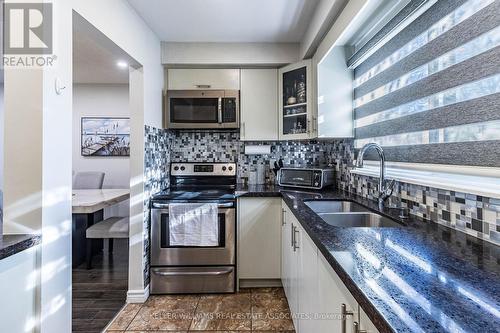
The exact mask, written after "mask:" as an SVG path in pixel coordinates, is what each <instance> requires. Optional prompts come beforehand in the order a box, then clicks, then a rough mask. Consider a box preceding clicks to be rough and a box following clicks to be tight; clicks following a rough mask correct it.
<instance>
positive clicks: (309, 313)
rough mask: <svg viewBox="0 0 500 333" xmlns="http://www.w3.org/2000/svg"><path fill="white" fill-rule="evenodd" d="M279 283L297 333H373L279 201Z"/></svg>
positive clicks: (353, 301) (374, 332)
mask: <svg viewBox="0 0 500 333" xmlns="http://www.w3.org/2000/svg"><path fill="white" fill-rule="evenodd" d="M282 207H283V210H282V211H283V219H282V226H281V239H282V246H281V281H282V284H283V287H284V289H285V294H286V297H287V299H288V304H289V306H290V311H291V313H292V316H293V323H294V325H295V330H296V332H297V333H356V332H354V323H355V322H356V323H359V328H360V330H361V331H363V330H364V331H366V333H377V332H378V331H377V329H376V328H375V326H374V325H373V324H372V322H371V321H370V319H369V318H368V317H367V316H366V314H365V313H364V312H363V311H361V309H360V307H359V305H358V303H357V302H356V300H355V299H354V297H353V296H352V295H351V293H350V292H349V291H348V289H347V287H346V286H345V285H344V284H343V282H342V280H340V278H339V276H338V275H337V274H336V273H335V271H334V270H333V269H332V267H331V266H330V264H329V263H328V262H327V260H326V259H325V258H324V256H323V255H322V254H321V252H319V251H318V249H317V247H316V245H315V244H314V242H313V241H312V240H311V239H310V238H309V236H308V235H307V233H306V232H305V230H304V229H303V227H302V226H301V225H300V223H299V222H298V220H297V219H296V218H295V217H294V216H293V214H292V212H291V211H290V209H289V208H288V206H287V205H286V204H285V202H284V201H283V202H282Z"/></svg>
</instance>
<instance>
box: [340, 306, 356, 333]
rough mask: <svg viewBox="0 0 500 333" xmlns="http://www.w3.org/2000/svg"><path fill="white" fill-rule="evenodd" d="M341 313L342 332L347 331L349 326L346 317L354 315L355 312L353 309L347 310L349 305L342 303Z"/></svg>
mask: <svg viewBox="0 0 500 333" xmlns="http://www.w3.org/2000/svg"><path fill="white" fill-rule="evenodd" d="M340 315H341V318H340V319H341V329H340V332H341V333H346V328H347V322H346V318H347V316H354V312H353V311H347V306H346V305H345V304H344V303H342V305H341V306H340Z"/></svg>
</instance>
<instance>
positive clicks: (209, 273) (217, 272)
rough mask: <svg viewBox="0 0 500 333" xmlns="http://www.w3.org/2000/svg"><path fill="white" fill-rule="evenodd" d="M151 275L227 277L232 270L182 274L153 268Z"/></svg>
mask: <svg viewBox="0 0 500 333" xmlns="http://www.w3.org/2000/svg"><path fill="white" fill-rule="evenodd" d="M152 271H153V274H156V275H160V276H183V275H184V276H214V275H227V274H230V273H231V272H232V271H233V269H232V268H225V269H217V270H213V271H205V272H195V271H188V272H182V271H165V270H162V269H158V268H154V269H152Z"/></svg>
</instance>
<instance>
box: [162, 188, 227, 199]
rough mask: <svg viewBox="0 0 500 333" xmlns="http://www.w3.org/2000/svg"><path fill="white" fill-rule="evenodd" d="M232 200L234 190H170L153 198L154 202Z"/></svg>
mask: <svg viewBox="0 0 500 333" xmlns="http://www.w3.org/2000/svg"><path fill="white" fill-rule="evenodd" d="M234 199H235V192H234V188H219V189H206V188H196V187H188V188H171V189H166V190H163V191H161V192H160V193H158V194H156V195H154V196H153V200H154V201H226V200H234Z"/></svg>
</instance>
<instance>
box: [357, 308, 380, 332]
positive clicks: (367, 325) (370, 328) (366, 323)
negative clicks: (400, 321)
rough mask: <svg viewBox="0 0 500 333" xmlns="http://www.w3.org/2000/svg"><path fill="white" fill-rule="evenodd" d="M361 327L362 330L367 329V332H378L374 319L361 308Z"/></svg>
mask: <svg viewBox="0 0 500 333" xmlns="http://www.w3.org/2000/svg"><path fill="white" fill-rule="evenodd" d="M359 329H360V332H363V331H365V332H366V333H378V330H377V328H376V327H375V325H373V323H372V321H371V320H370V318H368V315H367V314H366V313H365V312H364V311H363V309H361V307H360V308H359Z"/></svg>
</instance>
